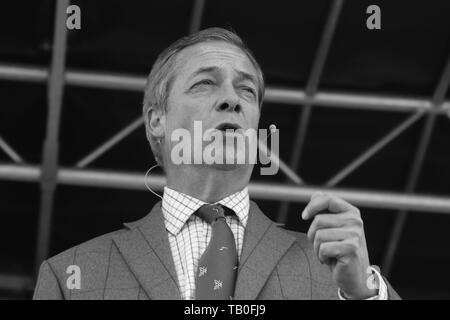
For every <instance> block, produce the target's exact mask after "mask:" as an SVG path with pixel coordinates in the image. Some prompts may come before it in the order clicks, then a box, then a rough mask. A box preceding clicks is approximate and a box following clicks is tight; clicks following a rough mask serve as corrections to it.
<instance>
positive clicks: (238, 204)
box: [162, 187, 250, 235]
mask: <svg viewBox="0 0 450 320" xmlns="http://www.w3.org/2000/svg"><path fill="white" fill-rule="evenodd" d="M204 204H207V202H204V201H202V200H199V199H197V198H194V197H191V196H189V195H187V194H185V193H182V192H178V191H176V190H173V189H170V188H169V187H164V195H163V200H162V212H163V215H164V223H165V225H166V229H167V231H169V232H170V233H172V234H173V235H177V234H178V232H180V230H181V228H183V226H184V225H185V223H186V222H187V221H188V220H189V218H190V217H191V216H192V214H193V213H194V212H195V211H197V209H198V208H200V207H201V206H202V205H204ZM214 204H221V205H223V206H226V207H228V208H230V209H232V210H233V211H234V212H235V213H236V215H237V217H238V218H239V221H240V223H241V224H242V225H243V226H244V228H245V227H246V225H247V220H248V212H249V207H250V199H249V195H248V188H247V187H245V188H244V189H242V190H241V191H238V192H236V193H233V194H231V195H229V196H227V197H225V198H223V199H221V200H219V201H217V202H215V203H214Z"/></svg>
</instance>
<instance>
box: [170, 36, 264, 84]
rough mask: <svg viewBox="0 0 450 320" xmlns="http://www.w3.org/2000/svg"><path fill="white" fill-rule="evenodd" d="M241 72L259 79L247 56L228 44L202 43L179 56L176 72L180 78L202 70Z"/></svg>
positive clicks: (185, 50)
mask: <svg viewBox="0 0 450 320" xmlns="http://www.w3.org/2000/svg"><path fill="white" fill-rule="evenodd" d="M204 67H218V68H219V69H223V70H227V69H233V70H234V71H241V72H245V73H249V74H252V75H253V76H254V77H255V78H257V74H256V69H255V67H254V66H253V64H252V62H251V61H250V59H249V58H248V56H247V54H246V53H245V52H244V51H242V50H241V49H240V48H238V47H237V46H235V45H233V44H230V43H226V42H219V41H217V42H202V43H198V44H195V45H193V46H189V47H187V48H185V49H183V50H182V51H180V53H179V54H178V55H177V59H176V64H175V71H176V73H177V75H178V76H181V77H183V76H189V75H191V74H192V73H194V72H195V71H197V70H198V69H200V68H204Z"/></svg>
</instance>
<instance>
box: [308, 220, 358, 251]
mask: <svg viewBox="0 0 450 320" xmlns="http://www.w3.org/2000/svg"><path fill="white" fill-rule="evenodd" d="M359 237H361V230H360V229H358V228H356V227H346V228H328V229H321V230H318V231H317V232H316V235H315V237H314V240H313V247H314V252H315V253H316V256H317V257H319V248H320V245H321V244H322V243H325V242H334V241H343V240H346V239H351V238H359Z"/></svg>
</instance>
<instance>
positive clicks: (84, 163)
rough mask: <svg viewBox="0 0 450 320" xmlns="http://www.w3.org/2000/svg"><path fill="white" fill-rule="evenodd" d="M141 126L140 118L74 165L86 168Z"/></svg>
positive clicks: (141, 119) (142, 120) (141, 120)
mask: <svg viewBox="0 0 450 320" xmlns="http://www.w3.org/2000/svg"><path fill="white" fill-rule="evenodd" d="M142 124H144V119H143V118H142V117H139V118H137V119H135V120H134V121H133V122H132V123H130V124H129V125H127V126H126V127H125V128H123V129H122V130H120V131H119V132H118V133H116V134H115V135H114V136H112V137H111V138H110V139H108V140H107V141H105V142H104V143H103V144H102V145H100V146H99V147H98V148H96V149H95V150H93V151H92V152H91V153H89V154H88V155H87V156H85V157H84V158H83V159H81V160H80V161H78V162H77V164H76V167H77V168H84V167H86V166H87V165H89V164H90V163H92V162H93V161H94V160H95V159H97V158H99V157H100V156H101V155H102V154H104V153H105V152H106V151H108V150H109V149H111V148H112V147H114V146H115V145H116V144H118V143H119V142H120V141H122V140H123V139H125V138H126V137H127V136H128V135H129V134H131V133H132V132H133V131H135V130H136V129H137V128H139V127H140V126H141V125H142Z"/></svg>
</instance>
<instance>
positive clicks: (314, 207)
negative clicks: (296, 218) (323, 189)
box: [302, 194, 355, 220]
mask: <svg viewBox="0 0 450 320" xmlns="http://www.w3.org/2000/svg"><path fill="white" fill-rule="evenodd" d="M351 209H355V207H354V206H352V205H351V204H350V203H348V202H346V201H345V200H343V199H341V198H338V197H336V196H333V195H329V194H321V195H315V196H314V197H311V200H310V201H309V203H308V204H307V205H306V207H305V209H304V210H303V212H302V218H303V219H304V220H308V219H310V218H312V217H314V216H315V215H316V214H318V213H321V212H323V211H329V212H333V213H339V212H342V211H349V210H351Z"/></svg>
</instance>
